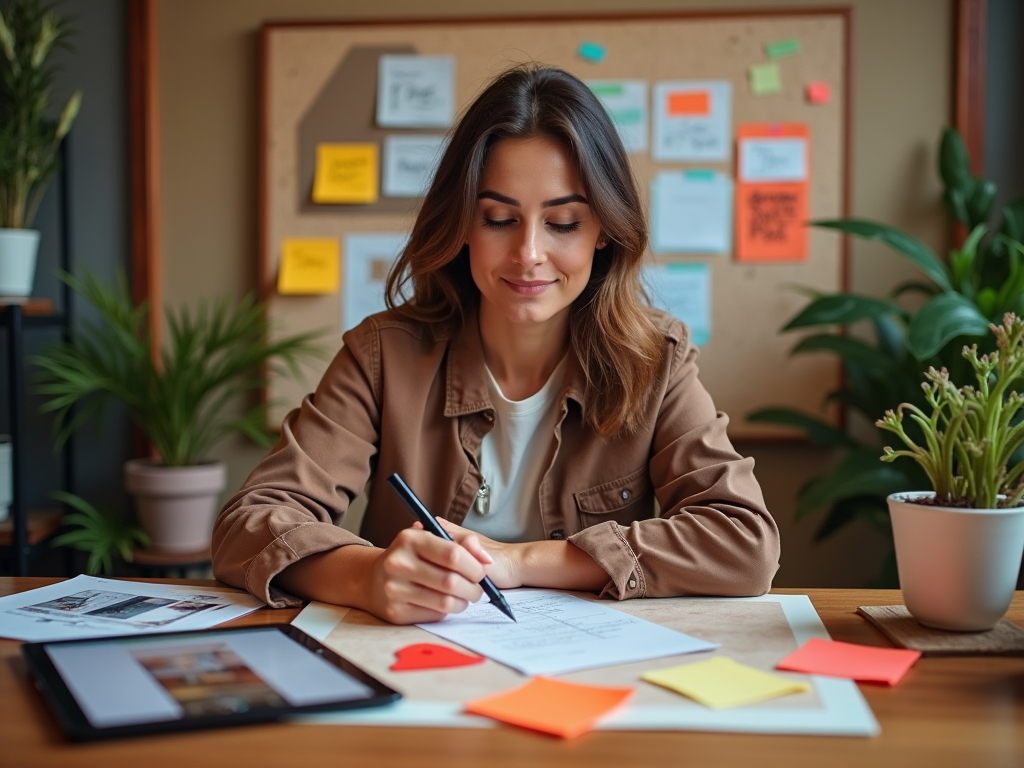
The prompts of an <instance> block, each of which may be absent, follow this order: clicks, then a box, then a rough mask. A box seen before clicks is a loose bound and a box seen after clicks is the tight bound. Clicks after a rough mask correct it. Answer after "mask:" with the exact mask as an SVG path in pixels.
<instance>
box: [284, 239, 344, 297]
mask: <svg viewBox="0 0 1024 768" xmlns="http://www.w3.org/2000/svg"><path fill="white" fill-rule="evenodd" d="M340 250H341V248H340V246H339V244H338V241H337V239H336V238H333V237H325V238H297V237H289V238H285V240H284V241H283V242H282V243H281V265H280V267H278V270H277V292H278V293H281V294H292V293H297V294H317V293H335V292H336V291H337V290H338V282H339V273H340V272H341V263H340V262H341V254H340Z"/></svg>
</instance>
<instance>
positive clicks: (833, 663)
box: [776, 638, 921, 685]
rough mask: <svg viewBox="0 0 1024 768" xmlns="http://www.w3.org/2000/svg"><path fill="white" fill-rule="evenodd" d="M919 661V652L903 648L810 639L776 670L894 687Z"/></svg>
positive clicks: (781, 662) (779, 664) (780, 663)
mask: <svg viewBox="0 0 1024 768" xmlns="http://www.w3.org/2000/svg"><path fill="white" fill-rule="evenodd" d="M920 657H921V652H920V651H911V650H908V649H905V648H874V647H872V646H869V645H855V644H853V643H840V642H837V641H835V640H820V639H818V638H811V639H810V640H808V641H807V642H806V643H804V645H803V646H802V647H800V648H798V649H797V650H795V651H793V653H791V654H789V656H787V657H786V658H784V659H783V660H782V661H780V662H779V663H778V664H777V665H776V669H784V670H786V671H788V672H804V673H806V674H809V675H829V676H831V677H848V678H851V679H853V680H857V681H858V682H861V683H885V684H886V685H895V684H896V683H898V682H899V681H900V680H901V679H902V678H903V676H904V675H905V674H907V671H908V670H909V669H910V668H911V667H912V666H914V662H915V661H917V660H918V659H919V658H920Z"/></svg>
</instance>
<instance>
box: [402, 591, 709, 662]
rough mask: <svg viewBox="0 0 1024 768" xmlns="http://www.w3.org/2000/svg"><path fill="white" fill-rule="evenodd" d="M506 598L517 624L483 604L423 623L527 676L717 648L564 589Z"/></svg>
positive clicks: (516, 593)
mask: <svg viewBox="0 0 1024 768" xmlns="http://www.w3.org/2000/svg"><path fill="white" fill-rule="evenodd" d="M505 598H506V599H507V600H508V602H509V605H511V606H512V610H513V612H514V613H515V615H516V619H517V620H518V622H517V623H515V624H513V623H512V622H510V621H509V620H508V619H507V618H505V617H504V616H503V615H502V614H501V613H499V612H498V611H496V610H495V609H494V606H492V605H490V604H489V603H487V602H480V603H476V604H474V605H471V606H469V608H467V609H466V610H465V611H464V612H463V613H457V614H451V615H449V616H448V617H447V618H445V619H444V620H443V621H439V622H435V623H432V624H419V625H417V626H419V627H421V628H422V629H425V630H426V631H427V632H431V633H433V634H435V635H437V636H439V637H443V638H445V639H446V640H451V641H452V642H453V643H458V644H459V645H461V646H463V647H464V648H469V649H470V650H472V651H475V652H476V653H479V654H482V655H484V656H487V657H488V658H490V659H494V661H497V662H498V663H500V664H505V665H506V666H509V667H512V668H513V669H517V670H519V671H520V672H522V673H523V674H525V675H560V674H562V673H565V672H574V671H576V670H580V669H590V668H592V667H603V666H608V665H612V664H625V663H626V662H630V661H643V660H645V659H655V658H660V657H662V656H673V655H675V654H680V653H694V652H696V651H707V650H711V649H713V648H717V647H718V646H717V645H716V644H714V643H708V642H705V641H704V640H699V639H698V638H695V637H691V636H690V635H684V634H683V633H682V632H676V631H674V630H671V629H668V628H666V627H662V626H659V625H657V624H653V623H651V622H649V621H644V620H643V619H638V618H636V617H635V616H630V615H629V614H627V613H623V612H622V611H616V610H615V609H614V608H609V607H607V606H605V605H600V604H598V603H593V602H589V601H587V600H581V599H580V598H578V597H574V596H572V595H567V594H564V593H560V592H554V591H550V590H543V589H513V590H509V591H507V592H505Z"/></svg>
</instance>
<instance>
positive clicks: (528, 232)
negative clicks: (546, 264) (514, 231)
mask: <svg viewBox="0 0 1024 768" xmlns="http://www.w3.org/2000/svg"><path fill="white" fill-rule="evenodd" d="M520 233H521V234H520V237H519V242H518V243H516V250H515V254H514V258H515V261H516V263H517V264H523V265H525V266H532V265H534V264H536V263H538V262H539V261H541V258H542V257H541V253H542V250H541V243H540V235H541V233H540V231H539V230H538V228H537V227H536V226H534V225H532V224H528V225H526V226H524V227H522V229H521V230H520Z"/></svg>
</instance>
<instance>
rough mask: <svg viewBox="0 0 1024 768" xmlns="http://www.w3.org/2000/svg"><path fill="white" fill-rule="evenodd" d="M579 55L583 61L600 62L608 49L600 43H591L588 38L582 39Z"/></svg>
mask: <svg viewBox="0 0 1024 768" xmlns="http://www.w3.org/2000/svg"><path fill="white" fill-rule="evenodd" d="M577 53H579V57H580V58H581V59H583V60H584V61H589V62H590V63H591V64H600V63H601V62H602V61H604V57H605V56H606V55H607V53H608V49H607V48H605V47H604V46H603V45H601V44H600V43H593V42H591V41H589V40H584V41H583V42H582V43H580V48H579V51H577Z"/></svg>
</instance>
